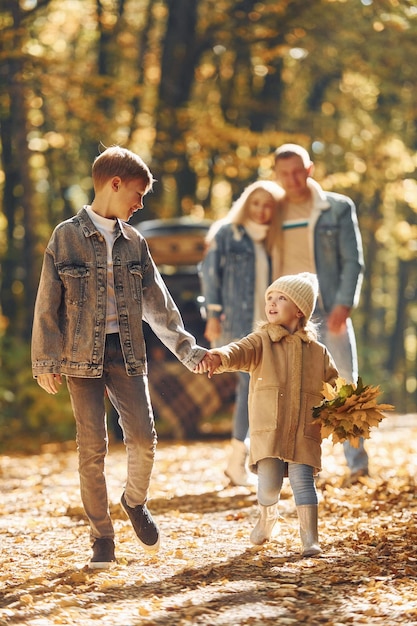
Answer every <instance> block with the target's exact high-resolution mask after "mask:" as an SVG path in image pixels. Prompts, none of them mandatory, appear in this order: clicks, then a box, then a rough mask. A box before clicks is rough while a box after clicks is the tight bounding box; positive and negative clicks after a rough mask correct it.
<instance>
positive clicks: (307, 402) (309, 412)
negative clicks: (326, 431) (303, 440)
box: [303, 393, 323, 442]
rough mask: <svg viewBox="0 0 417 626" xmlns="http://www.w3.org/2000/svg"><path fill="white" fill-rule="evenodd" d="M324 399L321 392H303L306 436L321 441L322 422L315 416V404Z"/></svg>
mask: <svg viewBox="0 0 417 626" xmlns="http://www.w3.org/2000/svg"><path fill="white" fill-rule="evenodd" d="M322 400H323V396H322V395H321V394H319V393H304V394H303V414H304V416H305V418H304V436H305V437H309V438H310V439H314V441H319V442H320V441H321V433H320V431H321V423H320V421H319V420H317V419H314V418H313V406H317V405H318V404H320V402H321V401H322Z"/></svg>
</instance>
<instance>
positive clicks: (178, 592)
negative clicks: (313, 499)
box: [0, 416, 417, 626]
mask: <svg viewBox="0 0 417 626" xmlns="http://www.w3.org/2000/svg"><path fill="white" fill-rule="evenodd" d="M367 448H368V451H369V453H370V458H371V460H372V466H371V471H372V477H371V478H369V479H364V480H363V482H362V483H361V484H358V485H355V486H352V487H349V488H342V486H341V485H342V481H343V476H344V472H345V462H344V456H343V452H342V449H341V446H340V445H338V446H336V447H333V446H332V445H331V444H330V443H329V442H328V441H327V440H326V441H325V442H324V445H323V452H324V455H323V456H324V466H325V471H323V473H322V475H321V477H320V479H319V487H320V522H319V524H320V538H321V543H322V547H323V548H324V553H323V556H322V557H320V558H316V559H301V558H300V557H299V549H300V543H299V536H298V528H297V518H296V512H295V507H294V502H293V499H292V494H291V491H290V488H289V486H288V484H286V485H285V487H284V491H283V497H282V502H281V509H280V513H281V514H282V516H283V520H282V523H281V524H280V525H279V527H278V528H277V532H276V534H275V536H274V540H273V541H272V542H271V543H269V544H267V545H266V546H263V547H261V548H255V547H253V546H251V544H250V543H249V533H250V530H251V529H252V527H253V525H254V524H255V522H256V518H257V509H256V495H255V493H253V492H250V491H248V490H246V489H244V488H231V487H229V486H227V482H226V480H225V479H224V476H223V468H224V466H225V462H226V458H227V454H228V451H229V446H228V443H227V442H224V441H216V442H195V443H194V442H193V443H185V444H182V443H175V444H167V443H160V444H159V446H158V451H157V460H156V466H155V472H154V478H153V482H152V491H151V498H152V500H151V502H150V509H151V511H152V512H153V513H154V514H155V517H156V519H157V521H158V523H159V525H160V528H161V532H162V544H161V550H160V552H159V554H158V556H148V555H146V554H144V553H143V552H142V551H141V549H140V548H139V546H138V544H137V543H136V542H135V538H134V534H133V531H132V529H131V527H130V524H129V522H128V521H126V519H125V518H124V516H123V513H122V511H121V508H120V506H119V498H120V495H121V492H122V489H123V481H124V476H125V455H124V450H123V447H122V446H121V445H120V444H114V445H113V446H111V449H110V454H109V457H108V464H107V474H108V481H109V491H110V496H111V502H112V514H113V519H114V523H115V530H116V550H117V557H118V563H117V565H115V566H114V567H113V568H112V569H111V570H107V571H101V572H91V571H89V570H88V569H87V568H86V567H85V564H86V562H87V561H88V559H89V557H90V547H89V543H88V527H87V525H86V521H85V519H84V517H83V511H82V508H81V505H80V499H79V491H78V476H77V472H76V466H77V459H76V453H75V451H74V449H73V446H72V445H71V446H70V449H68V450H65V449H62V448H61V449H54V448H53V447H51V448H50V449H46V450H45V451H44V453H43V454H41V455H37V456H32V457H15V456H11V457H7V456H3V457H0V542H1V543H0V546H1V559H0V565H1V568H0V626H5V625H10V626H11V625H17V624H22V625H23V624H27V625H28V626H29V625H30V626H49V625H55V624H70V625H77V626H79V625H82V626H93V625H94V626H97V624H99V623H100V624H102V626H138V625H141V624H148V625H153V626H158V625H162V624H170V625H171V624H172V625H178V626H189V625H191V624H196V625H197V624H199V625H207V626H209V625H210V626H220V625H222V626H223V625H224V626H235V625H243V624H247V625H249V624H250V625H251V626H258V625H259V626H260V625H272V624H274V625H275V624H278V625H281V624H282V625H298V624H306V625H311V626H313V625H328V626H330V625H331V626H338V625H340V624H372V625H374V624H375V625H379V624H384V625H385V624H386V625H387V626H392V625H394V624H396V625H406V624H407V625H411V624H415V625H417V499H416V495H417V489H416V483H415V476H416V469H417V417H416V416H408V418H404V416H403V417H393V416H390V417H389V418H387V419H386V420H384V422H383V423H382V425H381V427H380V428H379V429H377V430H375V431H374V432H373V435H372V439H371V440H370V441H369V442H367Z"/></svg>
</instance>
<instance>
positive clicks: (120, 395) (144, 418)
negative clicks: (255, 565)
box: [67, 333, 156, 538]
mask: <svg viewBox="0 0 417 626" xmlns="http://www.w3.org/2000/svg"><path fill="white" fill-rule="evenodd" d="M67 385H68V389H69V393H70V398H71V403H72V409H73V413H74V417H75V422H76V427H77V447H78V471H79V477H80V489H81V499H82V502H83V505H84V509H85V512H86V515H87V517H88V519H89V522H90V528H91V537H92V538H97V537H114V530H113V525H112V522H111V519H110V513H109V501H108V494H107V484H106V477H105V457H106V455H107V451H108V433H107V420H106V411H105V394H106V393H107V394H108V397H109V399H110V401H111V403H112V404H113V406H114V407H115V409H116V411H117V413H118V414H119V423H120V426H121V428H122V431H123V440H124V444H125V446H126V452H127V479H126V486H125V497H126V501H127V504H128V505H129V506H132V507H135V506H137V505H138V504H143V503H144V502H146V499H147V495H148V489H149V482H150V477H151V472H152V468H153V463H154V457H155V448H156V431H155V425H154V417H153V412H152V406H151V402H150V396H149V389H148V378H147V376H128V375H127V373H126V369H125V363H124V359H123V355H122V351H121V347H120V340H119V335H118V334H117V333H116V334H111V335H107V338H106V347H105V354H104V373H103V376H102V377H101V378H76V377H73V376H69V377H68V378H67Z"/></svg>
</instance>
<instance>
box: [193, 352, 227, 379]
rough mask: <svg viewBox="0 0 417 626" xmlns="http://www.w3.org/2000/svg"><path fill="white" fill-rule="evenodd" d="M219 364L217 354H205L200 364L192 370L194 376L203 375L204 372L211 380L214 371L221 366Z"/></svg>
mask: <svg viewBox="0 0 417 626" xmlns="http://www.w3.org/2000/svg"><path fill="white" fill-rule="evenodd" d="M221 362H222V361H221V358H220V357H219V355H218V354H213V353H212V352H206V354H205V356H204V357H203V358H202V359H201V361H200V363H199V364H198V365H196V367H195V368H194V372H195V373H196V374H204V373H205V372H208V377H209V378H211V377H212V376H213V374H214V372H215V371H216V369H217V368H218V367H219V366H220V365H221Z"/></svg>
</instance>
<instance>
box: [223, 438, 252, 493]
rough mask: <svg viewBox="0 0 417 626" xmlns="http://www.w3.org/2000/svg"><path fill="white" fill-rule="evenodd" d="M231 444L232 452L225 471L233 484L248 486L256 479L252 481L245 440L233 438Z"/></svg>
mask: <svg viewBox="0 0 417 626" xmlns="http://www.w3.org/2000/svg"><path fill="white" fill-rule="evenodd" d="M231 444H232V452H231V454H230V457H229V461H228V463H227V467H226V469H225V470H224V473H225V474H226V476H227V478H228V479H229V480H230V482H231V483H232V484H233V485H238V486H241V487H247V486H248V485H251V484H254V480H252V481H251V479H250V478H251V477H250V476H249V472H248V470H247V468H246V459H247V458H248V449H247V447H246V444H245V442H244V441H239V439H232V440H231Z"/></svg>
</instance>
